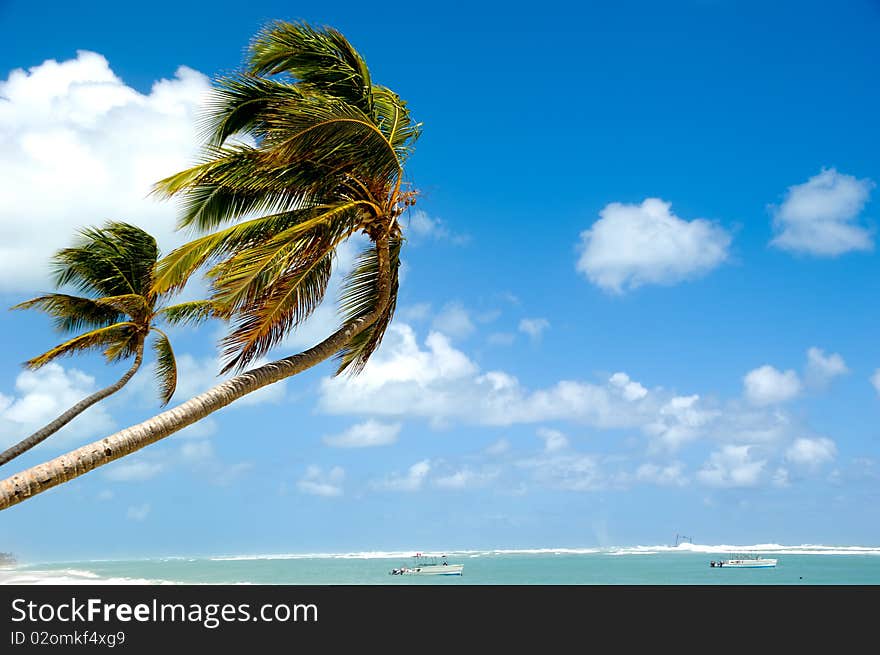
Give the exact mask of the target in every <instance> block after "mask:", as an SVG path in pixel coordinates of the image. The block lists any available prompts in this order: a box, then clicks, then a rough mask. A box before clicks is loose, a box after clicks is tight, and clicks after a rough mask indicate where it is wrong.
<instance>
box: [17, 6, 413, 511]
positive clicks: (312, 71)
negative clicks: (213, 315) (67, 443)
mask: <svg viewBox="0 0 880 655" xmlns="http://www.w3.org/2000/svg"><path fill="white" fill-rule="evenodd" d="M205 127H206V134H207V137H208V142H207V144H206V147H205V152H204V159H203V160H202V161H201V162H200V163H198V164H197V165H196V166H193V167H192V168H190V169H188V170H185V171H183V172H181V173H178V174H177V175H173V176H171V177H169V178H167V179H165V180H162V181H161V182H159V183H158V184H157V192H158V193H160V194H163V195H164V196H167V197H171V196H175V197H179V198H181V200H182V215H181V220H180V223H181V227H186V228H189V229H192V230H195V231H201V232H207V234H205V235H204V236H201V237H199V238H196V239H195V240H193V241H192V242H190V243H188V244H186V245H184V246H182V247H181V248H179V249H177V250H176V251H174V252H172V253H171V254H170V255H169V256H168V257H167V258H165V259H164V260H163V261H162V262H160V265H159V267H158V270H157V273H156V281H155V286H154V289H155V290H156V292H157V293H158V292H168V291H173V290H175V289H177V288H180V287H181V286H182V285H184V284H185V283H186V281H187V280H188V279H190V277H191V276H192V275H193V274H194V273H196V272H197V271H199V270H205V271H206V272H207V276H208V279H209V280H210V283H211V287H212V292H211V293H212V295H211V298H210V302H211V303H212V306H213V307H214V308H215V311H216V312H217V314H218V315H220V316H221V317H223V318H225V319H227V320H228V321H229V322H230V332H229V334H228V335H227V336H226V337H225V338H224V339H223V344H222V345H223V348H224V356H225V362H224V370H234V371H236V372H238V374H237V375H236V376H235V377H233V378H231V379H228V380H226V381H224V382H221V383H220V384H218V385H217V386H215V387H213V388H212V389H210V390H208V391H206V392H204V393H202V394H200V395H198V396H196V397H194V398H192V399H190V400H188V401H186V402H184V403H183V404H181V405H179V406H177V407H175V408H174V409H171V410H169V411H167V412H164V413H162V414H160V415H158V416H156V417H154V418H152V419H149V420H147V421H144V422H143V423H140V424H139V425H136V426H133V427H130V428H127V429H125V430H122V431H121V432H118V433H116V434H114V435H112V436H110V437H107V438H106V439H103V440H101V441H98V442H95V443H93V444H90V445H88V446H85V447H83V448H80V449H78V450H75V451H73V452H71V453H68V454H66V455H63V456H61V457H58V458H56V459H54V460H52V461H50V462H47V463H45V464H43V465H40V466H37V467H34V468H32V469H30V470H28V471H25V472H23V473H21V474H19V475H16V476H13V477H11V478H9V479H7V480H4V481H2V482H0V509H2V508H5V507H9V506H10V505H13V504H15V503H18V502H21V501H22V500H24V499H26V498H28V497H31V496H33V495H34V494H37V493H40V492H42V491H44V490H46V489H48V488H50V487H53V486H55V485H58V484H61V483H62V482H66V481H67V480H70V479H72V478H74V477H77V476H79V475H82V474H83V473H85V472H87V471H90V470H92V469H94V468H96V467H98V466H101V465H103V464H106V463H108V462H110V461H113V460H115V459H117V458H119V457H123V456H124V455H127V454H129V453H131V452H134V451H136V450H138V449H140V448H143V447H144V446H146V445H148V444H151V443H154V442H155V441H157V440H159V439H162V438H164V437H167V436H168V435H170V434H173V433H175V432H177V431H178V430H181V429H183V428H184V427H186V426H188V425H191V424H192V423H194V422H196V421H198V420H199V419H201V418H203V417H205V416H207V415H208V414H211V413H212V412H215V411H217V410H218V409H220V408H222V407H225V406H227V405H229V404H230V403H232V402H233V401H235V400H236V399H238V398H241V397H243V396H245V395H246V394H249V393H252V392H253V391H256V390H257V389H260V388H262V387H264V386H266V385H268V384H272V383H274V382H277V381H279V380H282V379H284V378H287V377H289V376H292V375H295V374H297V373H299V372H301V371H304V370H306V369H309V368H311V367H313V366H315V365H316V364H318V363H320V362H323V361H325V360H327V359H329V358H331V357H333V356H336V357H337V358H338V368H337V373H340V372H342V371H347V372H348V373H351V374H356V373H357V372H359V371H360V370H361V369H362V368H363V367H364V365H365V364H366V362H367V360H368V359H369V357H370V355H371V354H372V353H373V352H374V351H375V350H376V348H377V347H378V345H379V343H380V342H381V340H382V336H383V334H384V332H385V329H386V328H387V326H388V324H389V322H390V321H391V318H392V316H393V313H394V308H395V304H396V298H397V290H398V266H399V261H400V248H401V244H402V242H403V232H402V229H401V224H400V222H399V217H400V215H401V214H402V212H403V211H404V210H405V209H406V208H407V207H408V206H410V205H412V204H413V203H414V202H415V192H414V191H413V190H411V189H409V188H408V187H407V185H406V184H405V181H404V168H403V167H404V163H405V162H406V160H407V158H408V156H409V154H410V152H411V149H412V146H413V144H414V142H415V140H416V139H417V137H418V135H419V128H420V126H419V125H418V124H416V123H414V122H413V121H412V119H411V117H410V114H409V111H408V110H407V107H406V104H405V103H404V102H403V101H402V100H401V99H400V97H399V96H398V95H397V94H395V93H394V92H392V91H391V90H390V89H388V88H386V87H384V86H380V85H378V84H375V83H374V82H373V81H372V78H371V76H370V72H369V70H368V69H367V66H366V64H365V63H364V60H363V59H362V58H361V56H360V55H359V54H358V53H357V51H355V49H354V48H353V47H352V46H351V45H350V44H349V42H348V41H347V40H346V39H345V38H344V37H343V36H342V34H340V33H339V32H337V31H335V30H333V29H330V28H314V27H311V26H309V25H307V24H305V23H295V24H292V23H283V22H276V23H272V24H270V25H268V26H267V27H266V28H265V29H264V30H262V31H261V32H260V33H259V34H258V35H257V37H256V38H255V39H254V41H253V42H252V44H251V47H250V53H249V60H248V65H247V68H246V70H244V71H243V72H241V73H239V74H236V75H233V76H230V77H226V78H223V79H221V80H219V81H218V83H217V84H216V87H215V90H214V94H213V101H212V103H211V104H210V106H209V108H208V113H207V118H206V124H205ZM356 234H365V235H366V236H367V237H368V238H369V240H370V247H369V248H368V249H367V250H366V251H364V252H363V253H362V254H361V256H360V258H359V260H358V262H357V264H356V266H355V268H354V270H353V271H352V273H351V274H350V275H349V276H348V277H347V278H346V279H345V281H344V283H343V288H342V291H341V297H340V310H341V325H340V327H339V328H338V329H337V330H336V331H335V332H333V333H332V334H331V335H329V336H328V337H327V338H325V339H324V340H323V341H321V342H320V343H318V344H316V345H315V346H313V347H312V348H309V349H308V350H306V351H304V352H301V353H299V354H296V355H291V356H289V357H284V358H282V359H278V360H275V361H272V362H270V363H268V364H264V365H262V366H258V367H256V368H253V369H250V370H245V371H244V372H240V371H242V370H244V369H246V368H247V366H248V365H249V364H252V363H253V362H254V360H255V359H256V358H258V357H261V356H262V355H265V354H266V353H267V352H268V351H269V350H270V349H271V348H273V347H274V346H276V345H278V344H279V343H280V342H281V341H282V339H283V338H284V336H285V335H286V334H287V333H288V332H289V331H290V330H291V329H293V328H295V327H296V326H297V325H299V324H300V323H301V322H302V321H304V320H305V319H306V318H307V317H308V316H309V315H311V313H312V312H313V311H314V310H315V308H316V307H317V306H318V305H319V304H320V302H321V301H322V299H323V298H324V295H325V293H326V291H327V287H328V281H329V279H330V274H331V270H332V264H333V259H334V256H335V252H336V249H337V248H338V246H339V245H340V244H341V243H342V242H344V241H345V240H346V239H348V238H350V237H352V236H354V235H356Z"/></svg>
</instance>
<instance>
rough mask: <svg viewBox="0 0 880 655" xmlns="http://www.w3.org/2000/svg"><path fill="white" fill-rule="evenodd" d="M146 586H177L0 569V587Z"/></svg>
mask: <svg viewBox="0 0 880 655" xmlns="http://www.w3.org/2000/svg"><path fill="white" fill-rule="evenodd" d="M7 584H8V585H13V584H22V585H24V584H26V585H50V584H59V585H84V584H89V585H93V584H102V585H103V584H108V585H146V584H178V583H175V582H171V581H170V580H149V579H147V578H119V577H101V576H100V575H98V574H97V573H94V572H92V571H84V570H82V569H56V570H39V569H15V568H7V569H0V585H7Z"/></svg>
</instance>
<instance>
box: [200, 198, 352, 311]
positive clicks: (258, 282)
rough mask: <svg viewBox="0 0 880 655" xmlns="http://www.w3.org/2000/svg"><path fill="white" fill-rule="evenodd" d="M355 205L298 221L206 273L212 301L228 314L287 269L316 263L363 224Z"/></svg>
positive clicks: (350, 204)
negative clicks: (211, 291) (210, 285)
mask: <svg viewBox="0 0 880 655" xmlns="http://www.w3.org/2000/svg"><path fill="white" fill-rule="evenodd" d="M357 209H358V205H357V203H354V202H349V203H343V204H340V205H338V206H336V207H332V208H321V209H316V210H315V211H314V216H313V218H309V219H307V220H304V221H302V222H301V223H298V224H296V225H293V226H291V227H290V228H288V229H286V230H284V231H283V232H281V233H279V234H277V235H275V236H274V237H271V238H267V239H266V240H264V241H263V242H261V243H258V244H256V245H254V246H251V247H248V248H242V249H240V250H238V251H237V252H236V253H235V255H234V256H232V257H230V258H229V259H227V260H225V261H223V262H220V263H219V264H218V265H217V266H215V267H214V268H213V269H211V270H210V271H209V272H208V275H209V276H210V277H211V278H212V279H213V285H212V286H213V289H214V295H213V297H212V300H213V301H214V302H215V303H216V304H217V305H218V307H220V308H222V309H223V310H224V311H225V313H232V312H235V311H237V310H238V309H240V308H241V307H243V306H245V305H247V304H249V303H251V302H253V301H255V300H257V298H259V296H261V295H262V294H263V292H264V290H265V289H266V287H268V286H270V285H271V284H274V282H275V280H277V279H278V278H279V277H281V276H283V275H285V274H286V273H287V272H288V271H289V270H290V269H291V268H297V267H300V266H301V264H302V263H303V262H305V263H306V264H307V263H308V262H311V261H317V260H319V259H321V258H323V257H324V256H325V255H327V254H328V253H331V252H332V251H333V250H334V249H335V248H336V246H337V245H338V244H339V243H340V242H341V241H343V240H344V239H346V238H348V237H349V236H350V235H351V234H353V233H354V232H356V231H358V230H360V229H363V228H364V227H365V226H366V224H365V222H364V218H363V214H362V213H361V212H358V211H356V210H357Z"/></svg>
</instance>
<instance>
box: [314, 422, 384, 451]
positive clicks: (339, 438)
mask: <svg viewBox="0 0 880 655" xmlns="http://www.w3.org/2000/svg"><path fill="white" fill-rule="evenodd" d="M400 427H401V425H400V423H380V422H379V421H373V420H370V421H365V422H364V423H357V424H356V425H352V426H351V427H350V428H348V429H347V430H346V431H345V432H342V433H341V434H334V435H327V436H325V437H324V439H323V441H324V443H325V444H327V445H328V446H334V447H336V448H370V447H373V446H389V445H391V444H393V443H395V442H396V441H397V437H398V435H399V434H400Z"/></svg>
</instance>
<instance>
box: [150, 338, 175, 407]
mask: <svg viewBox="0 0 880 655" xmlns="http://www.w3.org/2000/svg"><path fill="white" fill-rule="evenodd" d="M153 330H154V331H156V332H157V333H158V336H156V337H155V338H154V339H153V352H154V353H155V354H156V381H157V382H158V384H159V396H160V398H161V400H162V404H163V405H167V404H168V403H169V401H170V400H171V397H172V396H173V395H174V391H175V390H176V389H177V360H176V359H175V358H174V351H173V350H172V349H171V341H170V340H169V339H168V335H167V334H165V333H164V332H162V330H159V329H158V328H153Z"/></svg>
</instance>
